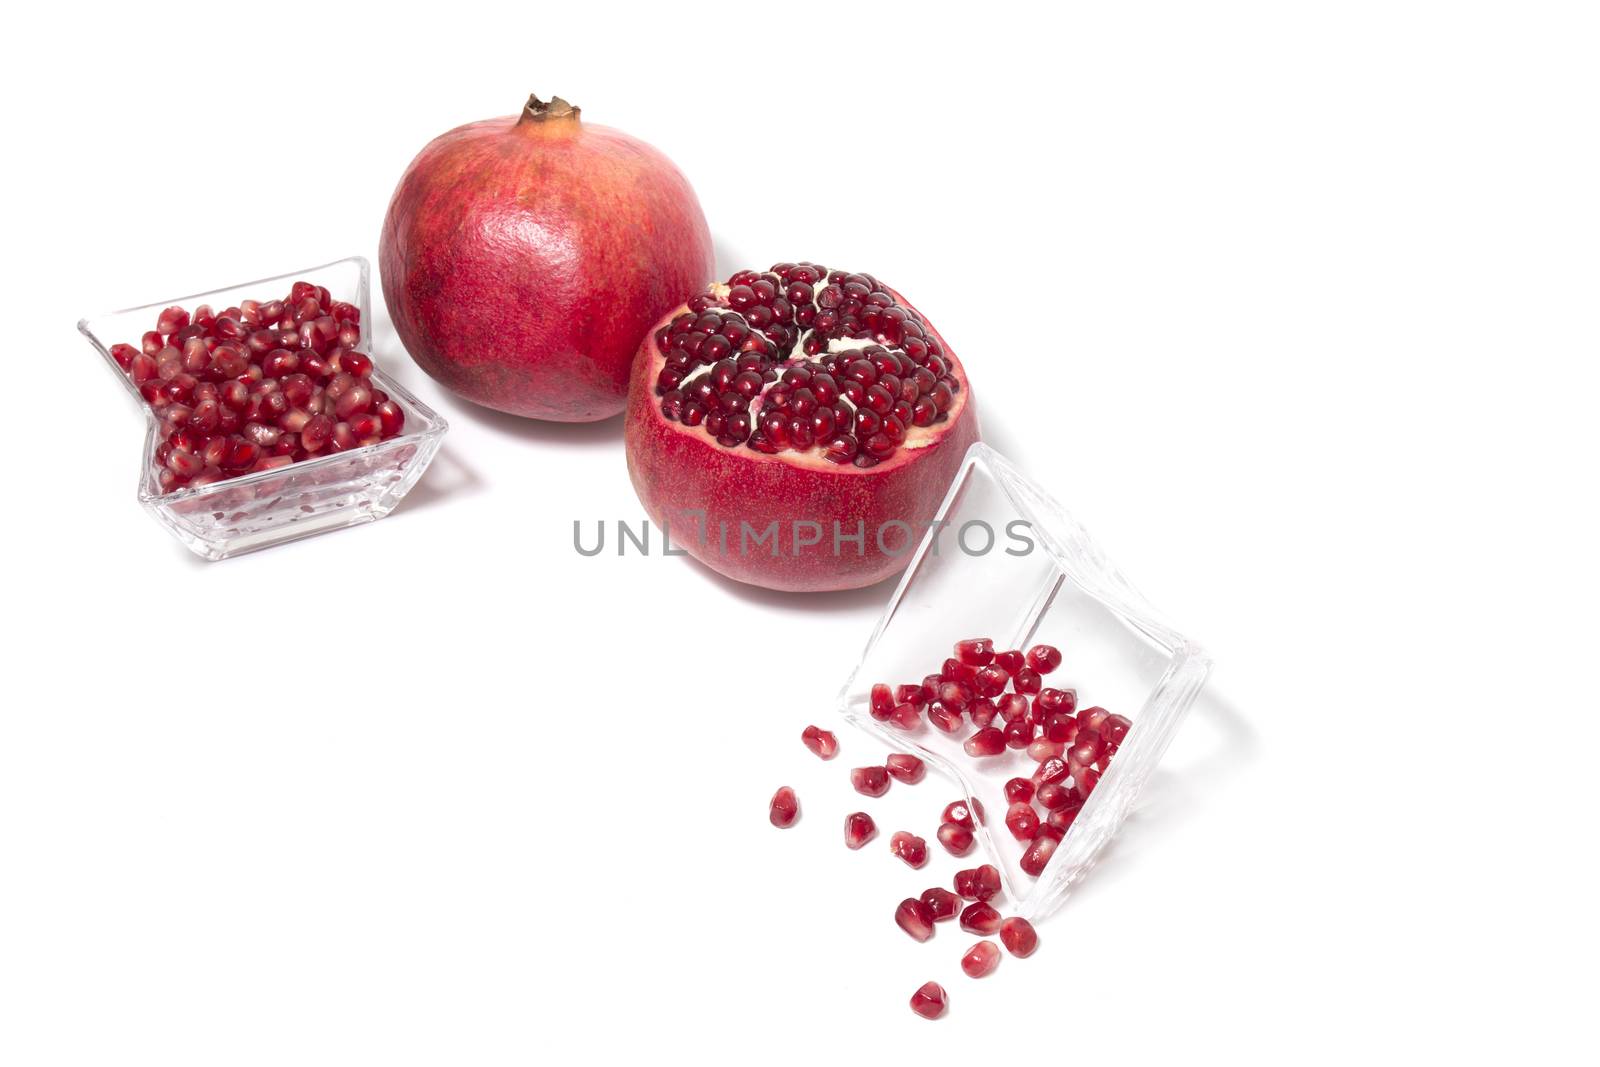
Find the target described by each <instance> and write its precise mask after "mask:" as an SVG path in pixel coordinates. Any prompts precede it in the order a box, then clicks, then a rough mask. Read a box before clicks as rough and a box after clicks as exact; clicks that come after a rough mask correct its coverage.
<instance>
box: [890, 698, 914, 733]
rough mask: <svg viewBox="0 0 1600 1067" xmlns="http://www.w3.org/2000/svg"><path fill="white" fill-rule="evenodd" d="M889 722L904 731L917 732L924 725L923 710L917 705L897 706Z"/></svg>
mask: <svg viewBox="0 0 1600 1067" xmlns="http://www.w3.org/2000/svg"><path fill="white" fill-rule="evenodd" d="M889 721H890V722H892V723H894V724H895V725H896V726H898V727H900V729H902V730H915V729H916V728H917V727H918V726H920V725H922V709H921V708H919V707H917V706H916V705H915V704H896V705H895V706H894V709H893V710H892V711H890V712H889Z"/></svg>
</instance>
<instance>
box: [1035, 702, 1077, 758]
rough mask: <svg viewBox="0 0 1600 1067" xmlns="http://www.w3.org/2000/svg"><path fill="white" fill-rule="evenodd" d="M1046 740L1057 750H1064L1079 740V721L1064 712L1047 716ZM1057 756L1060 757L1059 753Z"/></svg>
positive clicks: (1045, 725) (1045, 722) (1045, 724)
mask: <svg viewBox="0 0 1600 1067" xmlns="http://www.w3.org/2000/svg"><path fill="white" fill-rule="evenodd" d="M1044 738H1045V740H1047V741H1049V742H1050V743H1051V744H1052V745H1055V746H1056V747H1057V748H1064V747H1065V746H1067V745H1069V744H1071V743H1072V742H1073V741H1076V740H1077V739H1078V720H1077V719H1076V718H1074V717H1073V716H1071V715H1068V714H1067V713H1066V712H1064V711H1058V712H1056V713H1054V714H1053V715H1049V716H1047V717H1046V718H1045V720H1044ZM1055 754H1056V755H1060V753H1059V752H1057V753H1055ZM1035 758H1040V759H1042V758H1043V757H1035Z"/></svg>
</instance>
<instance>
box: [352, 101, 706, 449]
mask: <svg viewBox="0 0 1600 1067" xmlns="http://www.w3.org/2000/svg"><path fill="white" fill-rule="evenodd" d="M578 110H579V109H578V108H576V107H573V106H572V105H570V104H568V103H567V102H566V101H564V100H562V99H561V98H560V97H556V98H554V99H552V100H551V101H550V102H549V103H545V102H543V101H541V100H540V99H539V98H538V97H537V96H535V97H531V98H529V100H528V104H527V106H526V107H524V108H523V109H522V114H521V115H516V116H508V117H505V118H498V119H488V120H486V121H483V122H474V123H470V124H468V125H466V126H460V127H457V128H456V129H454V130H451V131H450V132H449V133H446V134H444V135H443V136H440V137H437V138H435V139H434V140H433V141H431V142H430V143H429V144H428V146H427V147H426V148H424V149H423V150H422V151H421V153H419V154H418V156H417V158H416V159H414V160H412V161H411V166H410V167H408V168H407V169H406V172H405V174H404V175H402V176H401V178H400V185H399V186H398V187H397V188H396V189H395V191H394V197H393V199H392V200H390V202H389V211H388V214H387V215H386V216H385V217H384V220H383V237H382V239H381V241H380V242H379V246H378V269H379V272H380V276H381V278H382V281H383V295H384V299H385V301H386V302H387V303H388V306H389V316H390V318H391V319H393V321H394V326H395V330H396V331H397V332H398V333H399V335H400V340H401V341H402V342H404V344H405V346H406V349H407V350H408V351H409V352H410V353H411V355H412V358H414V359H415V360H416V361H417V363H418V364H419V365H420V366H421V367H422V369H423V370H425V371H427V372H428V373H429V374H431V375H432V376H433V377H434V378H436V379H437V380H438V381H439V382H440V384H442V385H444V386H445V387H447V388H449V389H451V390H453V391H455V392H456V393H459V394H460V395H461V396H464V397H466V398H467V399H468V400H471V401H473V402H475V403H478V404H482V405H484V406H485V407H491V408H495V409H497V410H499V411H506V412H510V413H511V414H514V415H525V416H528V417H530V418H537V419H551V420H554V421H557V422H592V421H594V420H596V419H604V418H607V417H609V416H611V415H615V414H616V413H617V412H619V411H621V410H622V408H623V403H624V398H625V395H626V390H627V383H628V367H629V364H630V363H631V362H632V361H633V356H634V353H635V352H636V351H637V349H638V345H639V338H640V336H641V335H642V334H644V332H645V331H646V330H648V329H649V327H650V324H651V323H653V322H655V320H656V319H657V318H659V317H660V316H661V314H662V313H663V312H664V311H666V310H667V309H669V308H671V307H673V306H674V305H676V304H679V303H681V302H682V301H683V300H684V299H685V298H686V297H688V296H689V295H690V294H692V293H694V292H695V291H697V290H699V289H700V288H702V287H703V286H704V285H705V284H706V282H708V281H709V280H710V279H711V276H712V274H711V271H712V253H711V234H710V232H709V231H708V230H707V228H706V220H705V216H704V215H702V214H701V213H700V204H699V201H697V200H696V199H695V195H694V190H693V189H691V188H689V183H688V181H687V180H685V179H684V176H683V175H682V174H681V173H679V171H678V169H677V168H676V167H674V166H673V165H672V163H671V161H670V160H668V159H667V157H665V156H663V155H662V154H661V153H660V152H657V151H656V150H655V149H654V148H651V147H650V146H649V145H647V144H645V143H644V142H642V141H638V140H635V139H634V138H632V137H629V136H628V135H627V134H624V133H620V132H618V131H617V130H612V129H607V128H606V127H604V126H591V125H587V124H585V123H583V122H581V121H579V117H578Z"/></svg>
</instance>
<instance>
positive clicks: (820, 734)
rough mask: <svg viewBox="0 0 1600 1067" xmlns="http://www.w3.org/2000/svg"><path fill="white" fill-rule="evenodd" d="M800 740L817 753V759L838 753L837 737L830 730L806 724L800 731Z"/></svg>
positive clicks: (831, 756)
mask: <svg viewBox="0 0 1600 1067" xmlns="http://www.w3.org/2000/svg"><path fill="white" fill-rule="evenodd" d="M800 740H802V741H804V742H805V745H806V747H807V748H809V749H810V750H811V751H812V752H814V753H815V754H816V755H817V758H818V759H832V758H833V757H835V756H837V755H838V754H839V739H838V738H837V737H835V736H834V735H833V732H832V731H831V730H824V729H821V728H820V727H816V726H807V727H806V728H805V729H804V730H802V731H801V732H800Z"/></svg>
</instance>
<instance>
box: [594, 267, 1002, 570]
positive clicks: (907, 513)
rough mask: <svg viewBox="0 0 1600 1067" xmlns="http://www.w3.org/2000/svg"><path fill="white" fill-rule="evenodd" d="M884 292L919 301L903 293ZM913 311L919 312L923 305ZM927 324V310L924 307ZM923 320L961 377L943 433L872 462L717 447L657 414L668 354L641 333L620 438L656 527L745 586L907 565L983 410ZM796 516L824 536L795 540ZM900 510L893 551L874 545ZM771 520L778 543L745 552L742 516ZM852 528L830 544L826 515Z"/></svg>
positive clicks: (762, 525)
mask: <svg viewBox="0 0 1600 1067" xmlns="http://www.w3.org/2000/svg"><path fill="white" fill-rule="evenodd" d="M889 292H890V293H891V295H893V296H894V298H895V299H896V300H897V301H898V302H899V303H900V304H902V305H903V306H904V307H906V308H907V309H908V310H911V311H915V310H916V309H915V308H914V307H913V306H912V305H911V303H910V301H908V300H906V298H905V297H904V296H901V295H900V294H899V293H897V292H894V290H892V289H891V290H889ZM683 310H685V309H684V308H682V307H677V308H673V309H672V310H671V311H670V312H668V313H667V314H666V315H665V316H663V318H662V319H661V321H660V322H659V323H657V324H656V325H657V326H662V325H666V324H667V323H669V322H671V321H672V318H673V317H674V316H675V315H677V314H678V313H680V312H681V311H683ZM919 314H920V313H919ZM923 321H924V322H925V323H926V322H927V320H926V317H924V318H923ZM927 329H928V330H929V331H930V333H931V334H932V335H933V336H934V337H935V338H936V339H937V340H938V341H939V344H940V345H941V346H942V347H943V349H944V351H945V352H946V353H947V354H948V355H949V356H950V357H951V364H952V373H953V374H954V375H955V376H956V377H957V379H958V380H959V381H960V382H961V385H962V388H961V391H960V392H959V393H957V394H956V398H955V403H954V404H953V405H952V408H951V411H950V419H949V422H948V423H945V424H942V427H941V428H942V430H943V432H942V433H941V434H940V435H938V436H937V437H935V438H933V439H932V440H931V441H930V442H929V443H928V444H927V445H925V446H924V447H922V448H918V449H915V450H909V449H906V448H901V449H900V450H898V451H897V452H895V454H894V455H892V456H891V457H889V459H887V460H885V461H884V462H882V463H880V464H878V465H877V466H875V467H869V468H866V469H862V468H860V467H855V466H851V465H849V464H846V465H844V466H839V465H836V464H833V463H830V462H829V461H828V460H826V459H824V458H822V456H821V455H820V454H819V453H811V454H808V455H806V456H805V459H804V461H803V462H804V465H803V466H802V465H797V463H796V460H797V459H799V458H800V454H799V453H795V452H780V453H778V454H776V455H765V454H763V453H760V452H757V451H755V450H753V449H750V448H745V447H736V448H724V447H723V446H722V445H719V444H717V442H716V441H714V440H713V439H712V438H710V437H709V436H707V435H706V434H705V433H703V432H700V431H698V430H697V429H694V428H690V427H685V426H684V425H683V424H682V423H676V422H669V421H667V419H665V418H664V417H662V415H661V405H660V398H658V397H657V396H656V394H655V379H656V374H657V372H658V371H659V370H660V368H661V366H662V360H663V356H662V353H661V350H660V349H659V347H658V346H657V345H656V342H655V328H652V329H650V330H649V331H648V332H647V333H646V334H645V339H644V344H643V345H642V346H640V354H639V358H638V359H636V360H635V361H634V364H633V375H632V378H631V380H630V381H629V384H628V414H627V416H626V418H625V420H624V423H623V439H624V443H625V445H626V450H627V457H628V475H629V477H630V478H632V479H633V487H634V490H635V491H636V492H637V493H638V494H639V500H640V502H641V503H643V504H644V508H645V512H646V513H647V514H648V515H649V516H650V519H651V521H652V522H654V523H655V524H656V526H657V527H658V528H664V527H669V526H670V531H671V538H672V547H673V549H674V551H676V550H679V549H682V550H684V551H687V552H688V553H689V554H690V555H692V556H694V557H695V558H696V559H698V560H700V562H702V563H704V564H705V565H706V566H708V567H710V568H711V569H712V570H714V571H717V572H718V573H720V574H724V575H726V576H727V577H729V578H733V579H735V580H737V581H740V582H746V583H748V584H750V585H757V586H761V587H763V588H766V589H776V590H780V591H784V592H827V591H832V590H839V589H858V588H860V587H862V586H866V585H872V584H874V583H875V582H880V581H882V580H883V579H885V578H888V577H890V576H891V575H894V574H897V573H899V572H900V571H902V570H904V569H905V567H906V565H907V564H909V563H910V562H911V556H912V554H913V552H914V550H915V548H916V546H917V545H918V544H919V543H920V542H921V540H922V535H923V533H924V531H925V530H926V527H927V523H929V522H930V521H932V519H933V516H934V513H935V512H936V511H937V510H938V508H939V504H940V503H941V502H942V501H943V500H944V495H945V492H946V491H947V490H948V489H949V488H950V483H951V482H953V481H954V480H955V476H956V472H957V471H958V470H959V469H960V468H961V461H962V459H963V458H964V457H965V455H966V452H967V449H968V448H969V447H971V446H972V444H973V443H974V442H976V441H977V440H978V437H979V431H978V412H977V408H976V406H975V404H974V403H973V397H972V387H971V384H970V383H969V382H968V381H967V378H966V372H965V369H964V368H963V367H962V366H961V364H960V361H959V358H958V357H956V356H955V351H954V349H952V348H951V347H950V343H949V342H948V341H946V340H945V339H944V338H943V337H941V336H939V332H938V331H937V330H935V329H934V328H933V326H932V325H931V324H928V326H927ZM692 511H704V512H705V516H706V517H705V527H704V529H705V531H706V536H705V538H704V540H703V541H702V540H701V538H700V537H699V536H698V534H699V530H698V529H697V528H696V523H697V522H698V521H699V520H698V517H697V516H692V515H690V514H689V513H690V512H692ZM796 519H810V520H813V521H816V522H819V523H821V524H822V529H823V535H822V542H821V543H820V544H818V545H813V546H807V547H805V548H804V549H802V550H801V551H800V552H798V553H796V552H795V550H794V537H793V532H794V527H793V522H794V520H796ZM894 519H900V520H903V521H905V522H908V523H911V524H912V527H913V530H914V532H913V534H912V535H911V537H910V539H909V542H907V541H906V538H905V533H904V531H903V530H901V529H898V528H890V529H886V531H885V538H884V539H885V543H886V545H887V546H888V548H889V549H892V550H897V554H896V553H892V552H883V551H879V549H878V547H877V545H876V544H875V537H874V531H876V530H877V529H879V527H880V526H882V525H883V524H885V523H887V522H889V521H891V520H894ZM773 520H777V522H778V530H779V539H778V554H777V555H776V556H773V555H772V554H771V550H770V548H769V546H768V543H763V544H762V545H761V546H760V547H759V549H757V548H756V547H755V546H754V545H752V546H751V549H750V551H749V552H748V553H741V552H740V551H739V548H740V541H739V536H740V531H741V527H740V522H741V521H742V522H746V523H749V524H750V526H751V527H752V528H753V529H754V530H756V531H761V530H764V529H766V527H767V525H768V523H770V522H772V521H773ZM835 520H837V521H838V522H839V524H840V526H841V527H842V528H843V530H844V531H845V532H846V533H847V534H848V533H853V532H855V530H856V524H857V522H858V521H865V523H866V531H867V536H866V545H865V551H864V553H862V554H860V555H857V553H856V549H855V546H854V545H853V544H852V543H843V545H842V549H841V552H840V553H839V554H838V555H835V554H834V553H833V543H832V541H833V529H834V527H833V523H834V521H835ZM724 522H726V523H727V524H728V531H729V533H728V551H727V552H723V551H722V550H721V545H720V534H719V531H720V529H721V525H720V524H721V523H724Z"/></svg>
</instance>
